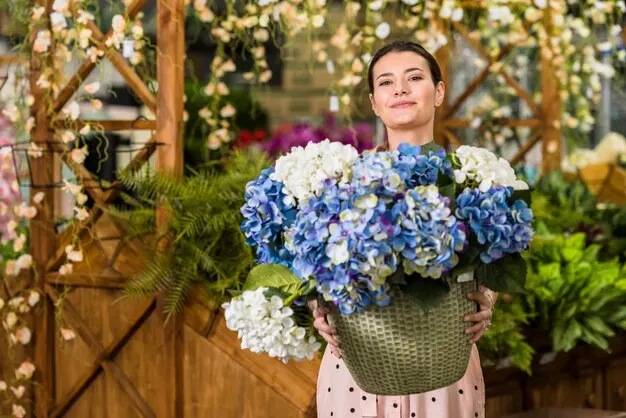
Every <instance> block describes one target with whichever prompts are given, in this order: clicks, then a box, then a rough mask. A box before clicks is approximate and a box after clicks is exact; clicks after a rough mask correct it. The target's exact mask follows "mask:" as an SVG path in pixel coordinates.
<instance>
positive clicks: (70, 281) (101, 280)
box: [46, 273, 128, 289]
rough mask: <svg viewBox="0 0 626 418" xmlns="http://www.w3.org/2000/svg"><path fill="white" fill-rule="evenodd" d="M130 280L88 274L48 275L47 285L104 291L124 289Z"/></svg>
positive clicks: (117, 276) (119, 276) (120, 276)
mask: <svg viewBox="0 0 626 418" xmlns="http://www.w3.org/2000/svg"><path fill="white" fill-rule="evenodd" d="M127 282H128V279H127V278H125V277H123V276H122V275H115V276H114V275H101V274H88V273H70V274H65V275H61V274H59V273H48V277H47V280H46V283H48V284H52V285H63V286H77V287H96V288H102V289H123V288H124V286H125V285H126V283H127Z"/></svg>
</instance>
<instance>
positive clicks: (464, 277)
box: [456, 271, 474, 283]
mask: <svg viewBox="0 0 626 418" xmlns="http://www.w3.org/2000/svg"><path fill="white" fill-rule="evenodd" d="M472 280H474V272H473V271H468V272H467V273H461V274H459V275H458V276H457V278H456V281H457V283H465V282H471V281H472Z"/></svg>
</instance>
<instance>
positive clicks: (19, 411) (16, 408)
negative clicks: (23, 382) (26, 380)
mask: <svg viewBox="0 0 626 418" xmlns="http://www.w3.org/2000/svg"><path fill="white" fill-rule="evenodd" d="M21 387H24V386H21ZM11 412H12V413H13V416H14V417H15V418H24V417H25V416H26V409H24V407H23V406H22V405H17V404H13V405H11Z"/></svg>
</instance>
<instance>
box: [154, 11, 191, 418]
mask: <svg viewBox="0 0 626 418" xmlns="http://www.w3.org/2000/svg"><path fill="white" fill-rule="evenodd" d="M184 19H185V16H184V0H158V3H157V45H158V47H157V49H158V50H157V53H158V58H157V82H158V89H159V91H158V98H157V114H156V116H157V132H156V135H157V141H158V142H160V143H161V144H162V145H161V146H159V147H158V148H157V156H156V159H157V160H156V167H157V171H159V172H165V171H167V172H170V173H174V174H175V175H182V174H183V136H182V133H183V126H184V122H183V94H184V53H185V52H184V42H185V35H184V33H185V31H184V28H185V26H184ZM168 216H169V214H168V213H167V212H166V211H165V210H164V209H163V208H157V229H158V230H159V231H160V234H161V233H162V232H163V230H164V228H166V226H167V221H168ZM163 244H164V245H167V243H164V242H163ZM163 302H164V301H163V297H162V296H158V297H157V307H156V310H157V312H156V315H158V316H159V319H160V322H161V324H162V325H163V328H162V330H161V332H160V335H159V337H160V341H159V349H158V352H157V362H158V363H157V364H158V367H159V369H160V375H161V378H160V379H159V383H158V384H159V385H160V386H161V387H160V389H158V393H159V396H158V397H157V405H156V408H155V411H156V414H157V417H159V418H182V417H183V416H184V408H183V401H184V399H183V394H184V391H183V389H184V388H183V348H184V341H183V331H184V329H183V327H184V325H183V316H182V314H178V315H175V316H173V317H171V318H169V320H167V321H166V318H165V315H164V303H163Z"/></svg>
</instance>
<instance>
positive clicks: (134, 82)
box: [87, 20, 157, 112]
mask: <svg viewBox="0 0 626 418" xmlns="http://www.w3.org/2000/svg"><path fill="white" fill-rule="evenodd" d="M87 27H88V28H89V29H91V32H92V33H93V39H94V41H95V43H96V45H98V46H99V48H100V49H102V50H103V51H105V55H106V57H107V58H108V59H109V61H111V64H113V66H114V67H115V68H116V69H117V71H118V72H119V73H120V75H121V76H122V78H124V80H125V81H126V83H127V85H128V87H130V89H131V90H132V91H133V92H134V93H135V94H136V95H137V97H139V99H140V100H141V101H142V102H143V104H145V105H146V106H148V108H149V109H150V110H151V111H152V112H156V107H157V101H156V98H155V97H154V95H153V94H152V92H151V91H150V89H148V87H147V86H146V84H145V83H144V82H143V80H142V79H141V77H139V75H138V74H137V72H136V71H135V70H134V69H133V67H131V66H130V65H129V64H128V63H127V62H126V60H125V59H124V57H122V55H121V54H120V53H119V52H118V51H117V50H116V49H113V48H107V47H106V45H104V42H105V41H106V38H105V36H104V35H103V34H102V32H101V31H100V28H99V27H98V26H97V25H96V24H95V23H94V21H93V20H90V21H89V22H87Z"/></svg>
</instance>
